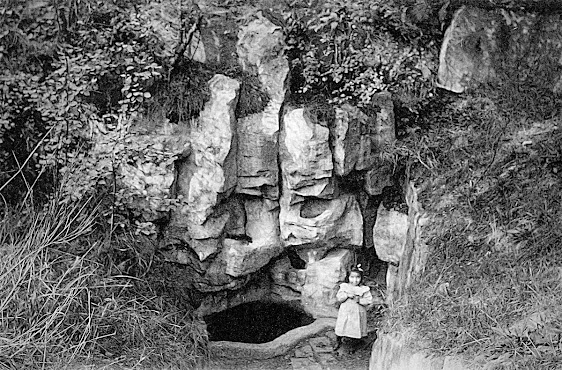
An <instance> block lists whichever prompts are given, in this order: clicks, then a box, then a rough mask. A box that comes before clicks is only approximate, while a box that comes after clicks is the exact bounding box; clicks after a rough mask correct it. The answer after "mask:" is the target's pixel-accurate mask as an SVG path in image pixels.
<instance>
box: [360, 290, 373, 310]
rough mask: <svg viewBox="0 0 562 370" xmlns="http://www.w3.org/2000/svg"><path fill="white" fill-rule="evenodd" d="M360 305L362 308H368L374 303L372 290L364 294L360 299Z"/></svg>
mask: <svg viewBox="0 0 562 370" xmlns="http://www.w3.org/2000/svg"><path fill="white" fill-rule="evenodd" d="M358 303H359V304H360V305H362V306H368V305H370V304H371V303H373V295H372V294H371V289H370V288H369V289H367V290H366V291H365V293H363V294H362V295H361V296H360V298H359V302H358Z"/></svg>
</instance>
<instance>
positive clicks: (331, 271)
mask: <svg viewBox="0 0 562 370" xmlns="http://www.w3.org/2000/svg"><path fill="white" fill-rule="evenodd" d="M352 260H353V252H351V251H350V250H347V249H335V250H332V251H331V252H329V253H328V255H327V256H326V257H324V258H323V259H321V260H319V261H316V262H313V263H309V264H308V265H307V267H306V280H305V284H304V286H303V289H302V305H303V308H304V309H305V310H306V311H307V312H308V313H310V314H311V315H312V316H314V317H337V314H338V308H337V307H336V293H337V292H338V289H339V284H340V283H341V282H343V281H344V280H345V277H346V275H347V271H348V270H349V268H350V266H351V263H352Z"/></svg>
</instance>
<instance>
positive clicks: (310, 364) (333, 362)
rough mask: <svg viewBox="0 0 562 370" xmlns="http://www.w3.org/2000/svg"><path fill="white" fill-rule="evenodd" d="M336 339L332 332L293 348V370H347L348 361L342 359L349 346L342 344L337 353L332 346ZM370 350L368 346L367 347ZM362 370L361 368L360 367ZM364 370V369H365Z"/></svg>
mask: <svg viewBox="0 0 562 370" xmlns="http://www.w3.org/2000/svg"><path fill="white" fill-rule="evenodd" d="M335 342H336V337H335V334H334V332H333V331H330V332H327V333H325V334H324V335H321V336H317V337H313V338H310V339H308V340H306V341H304V342H302V343H301V344H299V346H297V348H295V351H294V353H293V355H292V357H291V358H290V360H291V366H292V369H293V370H349V369H351V368H350V367H349V359H348V358H344V353H345V352H346V351H348V350H349V349H350V348H349V345H348V344H346V343H345V342H344V344H343V345H342V347H341V348H340V349H339V350H338V352H334V350H333V349H332V348H333V345H334V344H335ZM368 347H369V348H370V345H369V346H368ZM361 368H363V367H361ZM365 369H366V368H365Z"/></svg>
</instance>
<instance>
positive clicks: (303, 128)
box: [279, 108, 334, 197]
mask: <svg viewBox="0 0 562 370" xmlns="http://www.w3.org/2000/svg"><path fill="white" fill-rule="evenodd" d="M329 135H330V130H329V129H328V123H327V122H321V121H319V120H318V119H317V117H316V116H315V115H314V114H313V113H312V112H310V110H307V109H304V108H298V109H288V110H287V112H285V114H284V116H283V130H282V132H281V140H280V141H281V142H280V153H279V155H280V158H281V171H282V173H283V185H284V186H286V188H287V189H288V190H289V191H290V192H291V193H292V194H296V195H300V196H305V197H319V196H325V195H331V193H332V192H333V191H332V190H331V189H330V187H329V185H330V183H331V182H332V174H333V168H334V166H333V163H332V152H331V151H330V146H329V141H328V138H329Z"/></svg>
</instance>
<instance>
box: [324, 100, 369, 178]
mask: <svg viewBox="0 0 562 370" xmlns="http://www.w3.org/2000/svg"><path fill="white" fill-rule="evenodd" d="M335 111H336V118H335V122H334V125H333V132H332V136H333V147H334V149H333V150H334V170H335V173H336V175H338V176H345V175H347V174H349V173H350V172H351V171H352V170H354V169H357V168H356V167H357V166H358V165H359V167H361V168H364V167H365V166H368V165H369V163H371V161H373V159H374V155H375V153H374V152H372V150H371V145H370V138H369V137H368V136H369V135H370V131H372V129H374V126H375V122H374V121H375V120H374V119H371V118H369V117H368V116H367V115H366V114H364V113H363V112H361V110H359V108H357V107H354V106H351V105H349V104H345V105H343V106H341V107H336V109H335ZM369 128H371V130H369ZM365 136H366V137H365Z"/></svg>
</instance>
